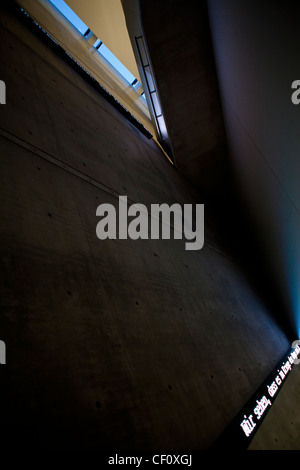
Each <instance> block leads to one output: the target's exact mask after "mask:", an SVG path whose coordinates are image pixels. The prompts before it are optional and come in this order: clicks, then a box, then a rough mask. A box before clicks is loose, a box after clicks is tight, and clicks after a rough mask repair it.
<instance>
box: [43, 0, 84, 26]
mask: <svg viewBox="0 0 300 470" xmlns="http://www.w3.org/2000/svg"><path fill="white" fill-rule="evenodd" d="M49 2H50V3H52V5H53V6H54V7H55V8H57V10H59V12H60V13H61V14H62V15H63V16H64V17H65V18H66V19H67V20H68V21H70V23H71V24H72V25H73V26H74V27H75V28H76V29H77V30H78V31H79V32H80V33H81V34H83V35H85V34H86V33H87V31H88V30H89V28H88V26H87V25H86V24H84V22H83V21H82V20H81V19H80V18H79V17H78V16H77V15H76V13H75V12H74V11H73V10H72V9H71V8H70V7H69V6H68V5H67V4H66V3H65V2H64V1H63V0H49Z"/></svg>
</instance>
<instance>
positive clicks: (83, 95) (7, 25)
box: [0, 4, 289, 450]
mask: <svg viewBox="0 0 300 470" xmlns="http://www.w3.org/2000/svg"><path fill="white" fill-rule="evenodd" d="M1 9H2V11H1V24H0V39H1V40H0V49H1V57H2V68H1V79H3V80H4V81H5V82H6V85H7V104H6V105H5V106H1V115H0V116H1V117H0V129H1V137H0V138H1V159H0V161H1V171H0V178H1V200H2V202H1V206H0V211H1V214H0V217H1V243H0V250H1V270H0V276H1V283H0V284H1V289H2V293H1V304H2V305H1V327H0V334H1V339H2V340H4V341H5V343H6V346H7V364H6V365H5V366H3V367H1V370H0V378H1V379H0V380H1V382H0V390H1V393H2V400H1V420H2V424H3V428H4V429H5V430H6V431H5V436H3V439H4V440H3V441H2V443H5V444H7V445H9V444H12V446H14V447H16V448H18V449H20V448H22V446H23V445H25V446H26V445H27V446H28V445H30V446H31V448H32V446H34V448H35V449H39V448H47V449H59V448H61V449H78V448H84V449H87V448H93V449H99V450H100V449H104V450H111V449H117V450H119V449H139V450H142V449H150V450H153V449H166V448H169V449H170V448H172V449H205V448H208V447H209V446H210V445H211V444H212V443H213V442H214V440H215V438H216V437H217V436H218V435H219V434H220V433H221V431H222V430H223V429H224V427H225V426H226V425H227V424H228V423H229V422H230V420H231V419H232V418H233V416H234V415H235V414H236V412H237V411H239V410H240V408H241V407H242V406H243V404H244V403H245V401H246V400H247V399H248V397H249V396H250V395H251V394H252V392H253V391H254V390H255V389H256V388H257V386H258V385H260V383H261V382H262V380H263V379H264V378H265V376H266V375H267V374H268V373H269V372H270V370H271V369H272V366H273V365H274V364H275V363H276V362H277V361H278V360H279V359H280V357H281V355H282V354H283V353H284V352H285V351H286V350H287V348H288V347H289V340H288V339H287V337H286V335H285V333H284V332H283V331H282V330H281V329H280V328H279V327H278V325H277V324H276V323H275V321H274V319H273V318H272V315H271V312H269V311H268V310H267V309H266V306H265V305H264V304H263V302H262V300H261V299H260V298H259V296H258V295H257V293H255V292H254V291H253V289H252V287H251V286H250V284H249V283H248V281H247V279H246V278H245V276H244V273H243V271H242V269H241V268H240V266H239V265H238V263H237V262H236V261H235V260H234V259H232V258H231V257H230V256H229V255H228V254H227V253H225V252H223V251H222V247H221V246H219V245H218V243H217V242H216V240H217V238H218V237H217V235H218V234H215V233H214V232H213V231H211V230H210V228H209V226H206V232H205V235H206V239H205V245H204V248H203V249H202V250H201V251H199V252H192V251H190V252H188V251H185V250H184V243H183V241H181V240H175V241H174V240H170V241H168V240H153V241H151V240H137V241H132V240H106V241H102V242H101V241H100V240H99V239H97V237H96V223H97V218H96V208H97V206H98V205H99V204H100V203H102V202H110V203H112V204H116V202H117V197H118V195H124V194H125V195H128V197H129V198H130V199H131V200H132V201H135V202H141V203H145V204H148V205H149V204H151V203H154V202H166V203H169V204H171V203H174V202H179V203H181V204H183V203H188V202H189V203H190V202H194V203H196V202H201V201H197V199H196V197H195V195H194V194H193V193H192V191H191V190H190V187H189V185H188V183H187V182H186V181H185V180H184V179H183V178H182V177H181V176H180V175H179V174H178V173H177V172H176V171H175V170H174V168H173V167H172V166H171V165H170V164H169V162H168V161H167V160H166V159H165V158H164V156H163V154H161V152H160V150H159V149H158V148H157V147H156V146H155V144H154V143H153V142H152V141H150V140H147V139H146V137H144V136H143V135H141V134H140V133H139V131H138V130H136V129H135V128H134V127H133V126H132V125H131V124H129V123H128V122H127V121H126V119H125V118H124V117H123V116H121V115H120V114H119V113H118V112H117V111H116V110H115V109H114V108H113V107H111V106H110V105H109V104H108V103H107V102H106V101H105V100H104V98H103V97H101V96H99V95H97V94H96V92H95V91H94V90H93V89H91V88H89V86H88V85H87V83H85V81H84V80H83V79H82V78H81V77H79V76H78V75H76V73H75V72H74V71H73V70H72V69H71V68H69V67H68V66H67V65H66V64H65V63H64V62H63V61H62V60H61V59H60V58H58V57H57V56H56V55H55V53H54V52H53V51H51V50H50V49H49V48H48V47H46V46H45V45H44V44H43V43H42V42H41V41H40V40H38V39H37V38H36V37H35V36H34V35H33V34H32V33H31V32H30V31H29V30H28V29H26V28H25V27H24V25H22V24H21V23H20V22H19V21H18V20H17V19H16V18H15V17H14V16H12V15H11V14H10V13H8V12H7V11H5V10H4V6H3V4H2V5H1ZM5 438H6V441H5Z"/></svg>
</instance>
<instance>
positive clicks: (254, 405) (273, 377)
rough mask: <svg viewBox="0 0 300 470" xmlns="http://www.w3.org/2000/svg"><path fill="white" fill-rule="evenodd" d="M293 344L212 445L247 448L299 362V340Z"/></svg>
mask: <svg viewBox="0 0 300 470" xmlns="http://www.w3.org/2000/svg"><path fill="white" fill-rule="evenodd" d="M294 344H296V346H295V347H292V348H291V349H290V350H289V351H288V353H287V354H286V355H285V356H284V357H283V358H282V360H281V361H280V362H279V363H278V364H277V367H276V368H275V369H274V371H273V372H272V373H271V374H270V375H269V376H268V378H267V379H266V380H265V381H264V383H263V384H262V385H261V387H260V388H259V389H258V390H257V392H256V393H255V394H254V395H253V396H252V398H251V399H250V400H249V401H248V403H247V404H246V405H245V406H244V408H243V409H242V410H241V412H240V413H239V414H238V415H237V416H236V417H235V419H234V420H233V421H232V423H231V424H230V425H229V426H228V428H227V429H226V430H225V431H224V433H223V434H222V435H221V436H220V438H219V439H218V440H217V442H216V443H215V445H214V447H220V448H222V447H224V448H230V447H231V446H233V447H235V448H237V447H241V448H247V447H248V446H249V444H250V442H251V440H252V438H253V437H254V434H255V433H256V431H257V430H258V428H259V425H260V424H261V422H262V421H263V419H264V418H265V416H266V414H267V413H268V411H269V410H270V408H271V406H272V404H273V403H274V401H275V399H276V397H277V396H278V394H279V391H280V388H281V387H282V385H283V383H284V381H285V379H286V377H287V376H288V374H289V372H290V371H291V370H292V367H293V366H294V364H299V359H297V357H298V355H299V354H300V341H295V342H294V343H293V345H294Z"/></svg>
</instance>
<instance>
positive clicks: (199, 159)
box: [140, 0, 229, 198]
mask: <svg viewBox="0 0 300 470" xmlns="http://www.w3.org/2000/svg"><path fill="white" fill-rule="evenodd" d="M140 6H141V21H142V26H143V30H144V35H145V39H146V42H147V45H148V49H149V54H150V57H151V63H152V66H153V71H154V75H155V79H156V83H157V88H158V92H159V96H160V100H161V104H162V109H163V113H164V117H165V121H166V125H167V128H168V133H169V138H170V141H171V145H172V150H173V153H174V157H175V160H176V163H177V166H178V169H179V171H180V172H181V173H182V174H183V175H185V176H186V177H187V178H189V180H190V181H192V182H193V184H194V185H195V186H196V187H197V188H198V189H199V190H200V189H201V191H202V192H203V193H204V194H205V195H209V196H210V198H211V197H213V196H214V197H216V195H217V194H218V195H219V194H222V193H223V196H224V190H225V188H227V185H228V183H229V182H228V177H229V173H228V162H227V158H226V156H227V155H226V142H225V133H224V123H223V116H222V111H221V104H220V96H219V88H218V81H217V74H216V69H215V62H214V55H213V50H212V42H211V35H210V29H209V23H208V15H207V6H206V2H205V1H204V0H200V1H199V0H190V1H189V2H188V3H187V4H186V5H183V3H182V1H180V0H165V1H164V2H161V1H159V0H140Z"/></svg>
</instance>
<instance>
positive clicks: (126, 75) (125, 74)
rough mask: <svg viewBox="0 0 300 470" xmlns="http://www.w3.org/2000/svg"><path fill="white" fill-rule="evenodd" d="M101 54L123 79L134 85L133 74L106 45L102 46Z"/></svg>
mask: <svg viewBox="0 0 300 470" xmlns="http://www.w3.org/2000/svg"><path fill="white" fill-rule="evenodd" d="M99 52H100V54H101V55H102V56H103V57H104V58H105V59H106V60H107V61H108V62H109V63H110V64H111V65H112V66H113V67H114V68H115V69H116V70H117V71H118V72H119V74H120V75H122V77H123V78H125V80H126V81H127V82H128V83H132V82H133V81H134V79H135V77H134V76H133V75H132V73H131V72H129V70H128V69H127V68H126V67H125V66H124V65H123V64H122V63H121V62H120V61H119V59H117V58H116V56H115V55H114V54H113V53H112V52H111V51H110V50H109V49H108V48H107V47H106V46H105V45H104V44H102V46H101V48H100V49H99Z"/></svg>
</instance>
